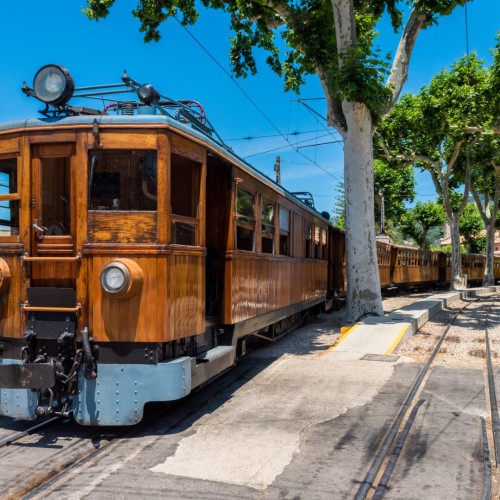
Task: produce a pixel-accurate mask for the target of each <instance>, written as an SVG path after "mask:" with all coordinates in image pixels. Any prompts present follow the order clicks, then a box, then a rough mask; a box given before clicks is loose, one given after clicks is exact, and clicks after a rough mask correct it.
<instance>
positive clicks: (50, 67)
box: [33, 64, 75, 106]
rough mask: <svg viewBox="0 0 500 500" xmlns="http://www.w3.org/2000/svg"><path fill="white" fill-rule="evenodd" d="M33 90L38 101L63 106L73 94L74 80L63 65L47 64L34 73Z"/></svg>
mask: <svg viewBox="0 0 500 500" xmlns="http://www.w3.org/2000/svg"><path fill="white" fill-rule="evenodd" d="M33 90H34V91H35V94H36V97H37V99H39V100H40V101H42V102H44V103H46V104H52V105H53V106H63V105H64V104H66V103H67V102H68V101H69V100H70V99H71V97H72V96H73V92H74V90H75V82H74V81H73V78H72V76H71V75H70V74H69V71H68V70H67V69H66V68H64V67H63V66H59V65H57V64H47V65H46V66H44V67H43V68H41V69H39V70H38V72H37V74H36V75H35V79H34V80H33Z"/></svg>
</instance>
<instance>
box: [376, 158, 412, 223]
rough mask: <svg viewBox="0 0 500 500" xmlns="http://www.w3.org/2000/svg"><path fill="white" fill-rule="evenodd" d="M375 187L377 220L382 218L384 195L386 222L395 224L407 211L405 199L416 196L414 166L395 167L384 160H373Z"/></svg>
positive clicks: (408, 200) (402, 165) (410, 200)
mask: <svg viewBox="0 0 500 500" xmlns="http://www.w3.org/2000/svg"><path fill="white" fill-rule="evenodd" d="M373 175H374V189H375V201H376V203H375V221H379V220H380V198H381V196H382V194H383V196H384V208H385V214H384V217H385V220H386V223H389V224H390V225H394V222H395V221H396V220H398V219H399V218H400V217H401V216H402V215H403V214H404V213H405V212H406V208H405V201H406V202H409V203H411V202H413V200H414V198H415V175H414V170H413V168H411V167H409V166H408V165H406V164H401V165H399V166H398V167H396V168H395V167H393V166H392V165H390V164H389V163H387V162H384V161H382V160H375V161H374V162H373Z"/></svg>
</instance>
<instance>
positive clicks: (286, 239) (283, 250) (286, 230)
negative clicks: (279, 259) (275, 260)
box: [280, 208, 290, 255]
mask: <svg viewBox="0 0 500 500" xmlns="http://www.w3.org/2000/svg"><path fill="white" fill-rule="evenodd" d="M280 255H290V212H289V211H288V210H286V209H284V208H280Z"/></svg>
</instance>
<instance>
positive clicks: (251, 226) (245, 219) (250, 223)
mask: <svg viewBox="0 0 500 500" xmlns="http://www.w3.org/2000/svg"><path fill="white" fill-rule="evenodd" d="M239 192H242V193H245V194H247V195H248V196H250V197H251V198H252V200H253V203H252V212H253V217H252V216H250V215H248V214H240V213H238V193H239ZM257 205H258V204H257V193H256V192H255V191H250V190H247V189H244V188H242V187H240V186H239V185H238V182H236V189H235V190H234V214H233V215H234V217H233V219H234V243H233V245H234V249H235V250H238V251H242V252H255V250H256V248H255V243H256V238H255V236H256V228H257V224H256V223H257V217H256V209H257ZM238 228H241V229H246V230H247V231H250V233H251V240H252V244H251V247H252V248H251V249H250V250H249V249H246V248H238Z"/></svg>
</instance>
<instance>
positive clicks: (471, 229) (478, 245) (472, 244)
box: [459, 203, 486, 253]
mask: <svg viewBox="0 0 500 500" xmlns="http://www.w3.org/2000/svg"><path fill="white" fill-rule="evenodd" d="M459 222H460V235H461V236H462V237H463V238H464V243H465V245H466V247H467V250H468V251H469V253H483V252H484V250H485V247H486V241H485V237H484V224H483V221H482V219H481V215H480V214H479V210H478V208H477V206H476V205H475V204H474V203H467V206H466V207H465V209H464V211H463V212H462V215H461V216H460V221H459Z"/></svg>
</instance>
